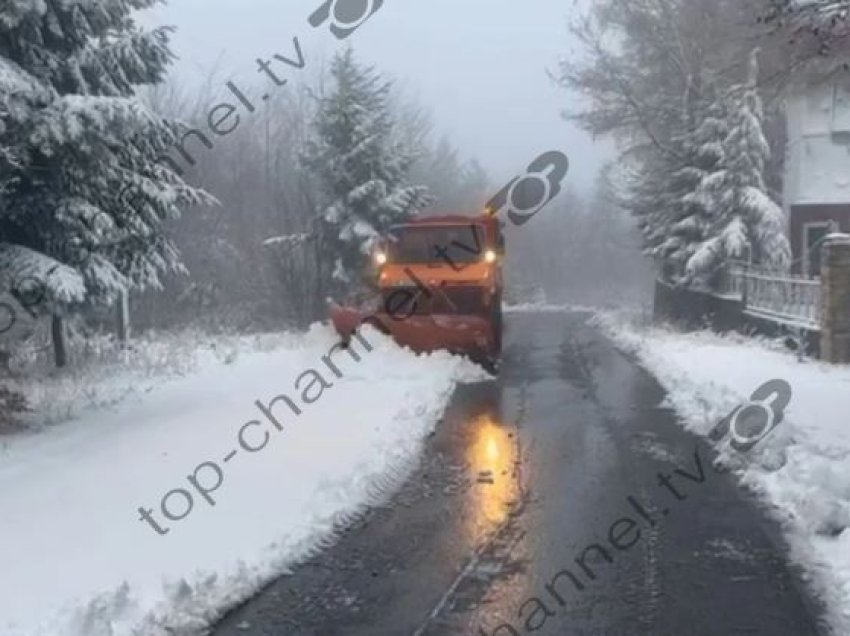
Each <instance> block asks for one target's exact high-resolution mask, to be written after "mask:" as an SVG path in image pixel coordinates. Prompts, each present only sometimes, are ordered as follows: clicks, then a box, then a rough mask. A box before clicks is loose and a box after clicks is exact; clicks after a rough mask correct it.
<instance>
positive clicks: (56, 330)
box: [50, 314, 68, 369]
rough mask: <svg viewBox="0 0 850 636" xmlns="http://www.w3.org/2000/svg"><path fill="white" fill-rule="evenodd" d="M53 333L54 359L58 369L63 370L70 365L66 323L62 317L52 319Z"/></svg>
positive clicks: (55, 316)
mask: <svg viewBox="0 0 850 636" xmlns="http://www.w3.org/2000/svg"><path fill="white" fill-rule="evenodd" d="M51 321H52V322H51V325H50V329H51V333H52V335H53V359H54V360H55V361H56V368H58V369H61V368H62V367H64V366H66V365H67V364H68V347H67V342H66V341H65V321H64V320H63V319H62V317H61V316H57V315H55V314H54V315H53V316H52V318H51Z"/></svg>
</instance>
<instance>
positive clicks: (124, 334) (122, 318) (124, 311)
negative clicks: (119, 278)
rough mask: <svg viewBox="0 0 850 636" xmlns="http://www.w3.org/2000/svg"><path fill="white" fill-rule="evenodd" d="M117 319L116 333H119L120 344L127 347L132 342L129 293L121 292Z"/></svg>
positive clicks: (117, 306) (117, 304)
mask: <svg viewBox="0 0 850 636" xmlns="http://www.w3.org/2000/svg"><path fill="white" fill-rule="evenodd" d="M116 309H117V311H116V314H115V319H116V321H117V324H116V331H117V333H118V342H120V343H121V345H122V346H124V345H126V344H127V343H128V342H129V340H130V293H129V292H127V291H123V292H121V294H119V296H118V302H117V303H116Z"/></svg>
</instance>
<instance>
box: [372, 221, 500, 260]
mask: <svg viewBox="0 0 850 636" xmlns="http://www.w3.org/2000/svg"><path fill="white" fill-rule="evenodd" d="M388 244H389V245H388V252H389V258H390V261H392V262H396V263H438V262H439V263H447V262H451V263H474V262H477V261H480V260H481V259H482V257H483V256H484V251H485V250H486V246H485V243H484V232H483V231H482V228H481V226H480V225H477V224H475V223H470V224H469V225H451V226H441V227H437V226H435V227H427V226H423V227H416V226H410V225H406V226H400V227H396V228H393V229H392V230H390V236H389V241H388Z"/></svg>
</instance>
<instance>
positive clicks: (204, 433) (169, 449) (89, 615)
mask: <svg viewBox="0 0 850 636" xmlns="http://www.w3.org/2000/svg"><path fill="white" fill-rule="evenodd" d="M364 335H365V336H366V337H367V339H368V342H370V343H371V345H372V346H373V347H374V351H372V352H367V351H364V350H363V349H362V347H361V348H360V350H359V351H360V353H361V354H362V355H361V361H360V362H356V361H354V360H353V359H352V358H350V357H348V356H347V354H346V353H337V354H335V355H334V360H335V361H336V362H337V364H338V366H339V369H340V371H341V372H342V375H343V377H342V378H338V377H335V376H334V375H333V374H331V373H330V372H329V371H328V370H327V367H326V366H324V365H322V364H321V357H322V356H323V355H325V354H327V353H328V351H329V350H330V349H331V347H332V346H333V345H334V344H335V342H336V340H335V338H334V335H333V334H332V332H331V330H330V329H329V328H327V327H322V326H316V327H314V328H313V329H312V330H311V331H310V332H309V333H308V334H306V335H304V336H303V337H290V338H286V339H283V340H280V341H278V343H277V344H278V348H276V349H274V350H271V351H256V350H249V351H241V352H239V355H233V356H228V357H227V358H226V359H225V360H221V359H220V357H216V356H210V355H205V356H200V357H199V360H200V364H199V366H198V368H197V369H195V370H194V371H193V372H191V373H190V374H189V375H186V376H185V377H171V378H169V379H168V381H167V382H165V383H160V384H152V385H151V386H150V387H149V389H148V390H149V392H147V393H144V394H141V395H135V399H133V400H125V401H123V402H121V403H120V404H118V405H117V406H113V407H112V408H91V407H89V408H87V409H85V410H83V411H82V412H81V413H80V414H79V417H78V419H76V420H74V421H70V422H67V423H65V424H62V425H61V426H54V427H50V428H45V429H43V430H42V431H41V432H38V433H35V434H32V433H27V434H21V435H17V436H12V437H6V438H4V444H3V446H2V448H0V511H2V515H1V516H0V537H2V541H0V633H2V634H3V635H4V636H34V635H44V636H47V635H49V636H127V635H130V634H144V635H145V636H158V635H160V634H162V635H165V634H169V633H174V632H172V631H170V630H174V629H186V628H201V627H203V626H205V625H208V624H209V623H210V622H211V621H213V620H214V619H215V618H216V617H217V616H218V615H219V613H220V612H221V611H222V609H223V608H226V607H228V606H230V605H232V604H234V603H236V602H238V601H240V600H242V599H244V598H245V597H247V596H248V595H250V594H251V593H252V592H254V591H256V590H257V588H258V587H259V586H261V585H262V584H263V583H265V582H267V581H268V580H269V579H270V578H271V577H274V576H276V575H279V574H281V573H285V572H286V571H287V568H289V567H291V566H292V565H293V564H294V563H296V562H297V561H298V560H300V559H303V558H304V557H306V556H308V555H309V554H311V553H312V552H313V551H315V550H317V549H319V548H320V547H321V546H322V545H324V544H325V543H326V542H328V541H331V540H332V539H333V538H334V535H335V532H337V531H338V530H339V529H340V527H341V525H342V524H344V523H345V521H346V520H347V519H349V520H350V518H351V516H352V515H355V514H357V512H358V511H360V510H362V508H363V507H364V506H365V505H367V504H376V503H379V502H380V501H381V500H382V499H383V498H384V497H386V496H387V494H388V493H389V492H390V491H391V490H392V488H393V487H394V486H395V485H397V484H398V483H399V482H400V480H402V479H403V478H404V477H405V476H406V475H407V474H408V472H409V470H410V469H411V468H412V467H413V466H414V465H415V462H416V457H417V453H419V452H420V450H421V448H422V445H423V439H424V438H425V436H426V435H427V434H428V433H429V432H430V431H431V430H432V429H433V428H434V426H435V424H436V422H437V421H438V419H439V417H440V416H441V415H442V412H443V409H444V407H445V405H446V403H447V400H448V399H449V397H450V395H451V393H452V390H453V388H454V386H455V384H456V382H458V381H474V380H479V379H483V378H484V377H486V376H485V375H484V374H483V372H481V371H480V370H479V369H478V368H477V367H474V366H473V365H471V364H470V363H468V362H466V361H464V360H462V359H461V358H458V357H453V356H450V355H448V354H446V353H436V354H433V355H430V356H419V357H417V356H414V355H413V354H411V353H410V352H408V351H404V350H402V349H400V348H398V347H397V346H396V345H394V344H393V343H392V342H390V341H389V340H387V339H386V338H384V337H383V336H381V335H380V334H378V333H376V332H374V331H372V330H368V331H366V332H365V334H364ZM308 369H315V370H319V371H320V373H322V375H323V376H324V377H325V379H326V380H328V381H329V382H332V383H333V386H332V387H329V388H326V389H324V393H323V394H322V395H321V397H320V399H318V400H316V401H315V402H314V403H312V404H305V403H304V402H302V401H300V398H299V395H300V394H301V392H300V391H296V390H295V389H294V388H293V386H294V383H295V380H296V378H297V377H299V375H301V374H302V373H303V372H305V371H306V370H308ZM319 388H321V387H319ZM41 391H42V398H41V401H42V404H43V405H46V402H45V400H44V393H45V391H44V387H43V386H42V389H41ZM281 393H286V394H287V395H289V396H292V398H293V399H294V400H295V399H297V400H299V401H298V402H297V403H298V405H299V407H300V408H301V409H302V414H301V415H300V416H298V417H295V416H294V415H292V413H291V412H290V411H287V410H285V409H282V408H281V409H278V410H277V411H276V413H278V414H279V415H280V417H279V419H280V421H281V422H282V423H283V424H284V425H283V427H282V428H283V430H282V431H277V430H276V429H275V428H274V427H273V426H270V425H268V421H267V420H264V419H263V417H262V414H261V413H260V411H259V410H258V409H257V407H256V406H255V404H254V402H255V400H262V401H264V402H265V403H266V404H267V403H268V402H269V401H270V400H272V399H273V398H274V397H275V396H277V395H279V394H281ZM310 395H311V396H313V397H315V396H316V395H317V393H316V386H315V385H314V386H313V390H312V392H311V394H310ZM253 420H256V421H258V422H260V423H262V425H263V427H262V428H260V427H259V425H257V426H255V428H253V429H251V431H250V433H249V434H248V435H246V437H247V438H248V439H249V440H251V441H250V443H251V444H252V445H257V444H259V442H260V441H262V439H263V431H264V430H267V431H268V432H269V433H270V440H269V442H268V445H267V446H266V447H265V448H264V449H263V450H262V451H260V452H257V453H247V452H244V451H242V452H240V453H238V454H237V455H236V456H235V457H234V458H233V459H232V461H230V462H228V463H224V462H223V457H224V456H225V454H226V453H228V451H230V450H232V449H234V448H238V446H237V436H238V432H239V430H240V428H241V427H242V426H243V425H244V424H245V423H246V422H248V421H253ZM205 461H215V462H217V463H218V465H219V466H220V467H221V468H222V472H223V481H222V485H221V486H220V488H218V489H217V490H216V491H215V492H214V493H212V495H211V497H210V498H211V499H213V500H214V501H215V505H214V506H213V505H210V504H209V503H207V501H205V500H204V499H203V498H202V497H200V496H198V495H197V493H194V494H195V496H194V502H193V506H194V507H193V509H192V511H191V513H190V514H189V515H188V516H186V517H185V519H183V520H181V521H173V522H172V521H168V520H166V519H164V518H163V513H162V511H161V509H160V501H161V498H162V497H163V495H165V494H166V493H167V492H168V491H170V490H172V489H175V488H183V489H186V490H187V491H189V492H193V491H192V490H191V488H190V487H189V483H188V480H187V477H188V476H189V475H192V474H193V471H194V470H195V467H196V466H198V465H199V464H200V463H202V462H205ZM201 475H202V477H203V479H204V480H205V483H206V484H209V483H212V481H214V480H211V475H212V473H211V472H203V473H201ZM178 500H179V496H178V497H177V498H176V499H175V498H174V497H172V499H171V501H170V509H171V511H172V513H174V511H178V510H179V508H180V505H181V504H179V501H178ZM184 503H185V500H184ZM140 506H143V507H145V508H150V509H154V510H155V514H156V516H157V518H158V519H159V521H160V522H163V523H166V524H167V525H168V526H169V532H168V533H167V534H165V535H160V534H158V533H157V532H156V531H154V530H153V529H152V527H151V526H150V525H149V524H148V523H146V522H145V521H143V520H140V515H139V512H138V510H137V509H138V508H139V507H140ZM175 516H176V515H175Z"/></svg>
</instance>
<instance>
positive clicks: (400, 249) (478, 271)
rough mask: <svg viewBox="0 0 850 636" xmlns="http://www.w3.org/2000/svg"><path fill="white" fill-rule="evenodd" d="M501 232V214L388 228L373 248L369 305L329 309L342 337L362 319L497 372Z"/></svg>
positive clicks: (412, 343)
mask: <svg viewBox="0 0 850 636" xmlns="http://www.w3.org/2000/svg"><path fill="white" fill-rule="evenodd" d="M504 245H505V243H504V235H503V234H502V230H501V226H500V223H499V219H498V217H496V216H494V215H489V214H483V215H480V216H477V217H469V216H435V217H427V218H422V219H416V220H412V221H409V222H407V223H405V224H403V225H398V226H395V227H393V228H391V229H390V232H389V233H388V235H387V236H386V237H384V239H383V240H382V241H380V243H379V244H378V247H377V249H376V251H375V253H374V256H373V259H374V267H375V274H376V279H377V281H376V282H377V287H378V295H377V298H375V299H373V301H372V303H371V305H370V306H364V307H359V308H352V307H340V306H337V305H334V306H332V307H331V320H332V321H333V324H334V326H335V328H336V330H337V331H338V332H339V334H340V335H341V336H342V337H343V340H344V341H346V342H347V340H348V339H349V338H350V337H351V335H352V333H353V332H354V331H355V330H356V329H358V328H360V326H361V325H363V324H370V325H372V326H374V327H376V328H377V329H379V330H380V331H382V332H384V333H387V334H389V335H391V336H392V337H393V338H394V339H395V340H396V342H398V343H399V344H401V345H402V346H407V347H410V348H411V349H413V350H414V351H417V352H426V351H434V350H437V349H446V350H448V351H451V352H453V353H461V354H465V355H468V356H469V357H470V358H472V359H473V360H474V361H476V362H478V363H480V364H483V365H484V366H485V367H487V368H489V369H490V370H495V369H496V368H497V366H498V361H499V358H500V355H501V349H502V290H503V278H502V260H503V256H504Z"/></svg>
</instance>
